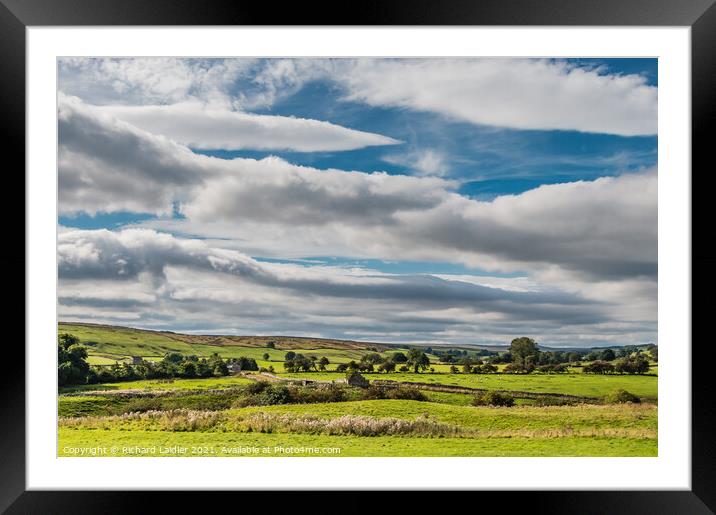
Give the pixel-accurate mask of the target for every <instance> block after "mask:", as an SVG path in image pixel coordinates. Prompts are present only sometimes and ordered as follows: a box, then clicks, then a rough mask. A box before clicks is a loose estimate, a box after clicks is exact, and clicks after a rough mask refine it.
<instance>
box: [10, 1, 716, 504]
mask: <svg viewBox="0 0 716 515" xmlns="http://www.w3.org/2000/svg"><path fill="white" fill-rule="evenodd" d="M714 1H715V0H680V1H677V0H541V1H540V2H537V1H534V0H482V1H480V2H476V1H470V0H450V1H441V2H436V1H431V0H354V1H353V2H351V3H350V4H343V3H339V2H330V3H329V2H312V3H311V4H306V3H284V4H282V5H281V7H280V8H276V6H274V5H273V4H269V3H265V2H263V3H262V2H245V1H241V0H238V1H237V0H234V1H232V0H218V1H211V2H207V1H204V2H196V1H191V0H151V1H150V0H0V113H2V121H3V123H2V124H1V127H2V128H1V131H2V136H3V139H2V141H3V143H4V147H5V148H4V154H5V157H6V161H5V162H6V164H7V163H8V162H12V163H15V164H14V165H13V166H9V167H7V168H6V169H5V177H4V179H5V183H4V184H5V186H6V190H5V191H8V192H10V191H12V192H13V193H12V194H11V195H10V196H11V197H13V199H14V201H16V202H23V203H24V195H20V194H19V191H23V192H24V191H25V186H24V180H23V178H22V175H21V174H20V173H19V170H21V169H22V170H24V165H25V59H26V57H25V55H26V54H25V29H26V27H28V26H64V25H67V26H85V25H102V26H109V25H191V26H196V25H289V24H290V25H340V26H343V25H509V26H516V25H517V26H522V25H552V26H555V25H572V26H590V25H603V26H632V25H634V26H688V27H691V51H692V55H691V64H692V69H691V73H692V172H691V173H692V175H691V179H692V221H693V222H692V235H693V234H696V233H697V232H698V229H700V228H701V229H705V228H707V227H708V225H707V224H709V217H708V214H707V211H706V207H705V205H706V204H705V202H699V200H704V198H703V197H705V196H706V195H708V194H709V193H710V191H709V188H707V187H705V177H704V176H707V175H706V174H707V173H708V172H709V171H710V169H712V168H713V165H712V163H708V161H707V159H708V150H709V147H712V146H713V144H712V143H711V142H710V141H709V135H710V134H711V133H712V132H713V130H709V129H714V125H715V124H716V107H715V106H716V102H715V100H716V5H714ZM8 157H9V158H11V160H9V159H7V158H8ZM707 163H708V164H709V165H711V166H709V167H708V168H707ZM694 170H699V172H698V173H699V175H700V176H699V179H698V183H699V187H698V188H694V187H693V182H694V179H695V178H696V177H697V175H696V173H694ZM17 208H18V209H19V206H17ZM23 208H24V204H23ZM23 211H24V209H23ZM13 212H15V213H16V212H17V211H13ZM7 225H10V226H11V227H8V228H7V229H6V231H7V232H9V233H10V234H9V235H8V238H9V240H8V241H13V242H19V241H21V240H22V241H25V225H24V223H23V224H20V223H19V222H18V221H17V220H13V223H11V224H7ZM706 230H707V229H706ZM702 233H703V234H706V235H708V234H710V233H709V232H705V231H703V230H702ZM708 239H709V238H708V237H707V238H705V240H706V241H705V242H704V243H703V244H701V245H700V246H696V245H695V243H696V241H695V240H694V245H692V249H691V251H692V277H694V274H695V273H698V272H697V271H701V272H704V273H703V274H699V275H698V276H697V277H698V278H699V280H698V281H696V282H695V283H692V284H693V287H692V335H693V336H692V342H693V343H692V345H691V353H692V399H691V401H692V455H691V463H692V476H691V481H692V489H691V490H690V491H608V492H605V491H584V492H575V491H531V492H513V493H510V494H509V495H505V493H504V492H503V493H499V492H480V493H479V496H480V498H481V500H480V502H479V504H476V505H475V506H478V505H479V506H484V507H487V506H489V505H490V504H491V503H490V502H489V501H488V499H489V498H490V497H492V498H494V500H495V501H497V502H498V503H500V504H501V505H502V506H503V507H504V506H508V505H509V507H516V506H519V505H520V504H523V503H524V504H529V510H530V511H531V512H537V513H679V514H682V513H683V514H686V513H688V514H698V513H713V512H714V511H716V486H715V485H716V445H714V443H713V435H715V434H716V423H715V422H716V417H715V416H714V415H715V413H716V408H715V407H714V406H715V404H714V403H713V402H712V400H711V399H710V396H711V394H710V393H709V392H710V390H711V388H710V384H709V381H708V378H709V372H710V369H711V368H713V366H712V364H711V363H712V362H710V361H709V359H713V358H710V357H711V355H712V354H713V351H712V350H711V349H710V342H709V341H708V340H703V339H700V338H698V336H697V335H698V331H697V330H698V329H701V328H703V327H704V326H705V324H704V322H703V320H704V316H703V315H705V314H706V310H708V309H710V305H709V303H708V302H706V303H704V302H697V300H698V296H699V293H703V294H704V295H703V298H707V297H706V295H705V293H706V292H707V291H708V290H710V289H712V288H711V287H712V284H713V278H712V276H713V273H711V274H709V273H707V271H706V267H707V266H709V265H713V264H714V262H716V257H713V255H712V254H711V253H709V252H708V251H707V250H706V246H707V245H708V243H709V242H708ZM10 248H11V247H10V246H8V247H7V248H6V249H5V251H4V252H0V263H1V264H2V266H3V267H4V269H5V270H12V271H17V270H19V269H20V267H22V269H23V270H25V262H26V261H25V259H26V257H27V256H26V255H25V251H24V245H23V246H22V247H21V246H20V245H19V244H16V245H13V246H12V251H10ZM7 275H11V276H12V277H9V278H8V280H9V281H10V285H11V286H12V287H13V288H12V291H13V293H14V294H15V295H13V296H12V298H13V299H14V300H13V302H10V303H8V308H7V309H9V310H10V312H9V316H8V319H7V320H8V322H9V321H13V323H14V324H15V325H16V326H17V325H18V324H19V320H21V319H23V320H24V319H25V318H24V315H25V303H24V302H22V303H21V302H19V301H18V300H17V299H18V298H19V295H22V298H23V299H24V298H25V290H24V286H25V285H24V278H23V277H21V276H20V274H17V273H14V274H13V273H11V274H7ZM21 291H22V293H21V294H20V292H21ZM8 297H9V296H8ZM698 315H702V316H701V317H698ZM698 320H700V322H697V321H698ZM10 335H12V336H14V332H13V331H8V332H7V333H6V336H10ZM684 343H689V342H684ZM3 355H4V357H5V360H7V361H6V362H8V361H11V362H13V363H23V364H24V363H25V353H24V349H23V347H22V346H21V345H19V338H6V341H5V342H4V347H3ZM5 360H4V361H5ZM3 368H4V369H3V371H2V373H1V374H0V383H1V384H2V388H0V396H2V413H3V414H4V415H5V416H3V423H2V424H1V425H0V427H1V428H2V429H1V430H0V433H1V437H0V510H7V513H127V512H144V511H145V510H148V508H149V506H150V503H151V501H155V500H159V501H160V502H161V506H162V511H163V512H169V511H170V510H171V511H177V512H186V511H188V510H190V509H192V507H193V504H194V503H195V502H196V500H195V495H192V494H189V493H180V492H173V493H171V494H167V493H165V492H119V491H111V492H75V491H73V492H61V491H26V486H25V471H26V466H25V452H26V448H25V444H26V441H25V429H26V428H25V417H24V413H25V379H26V378H25V373H24V370H25V367H24V366H23V367H17V366H13V367H3ZM211 495H212V496H213V499H212V505H214V504H219V505H221V504H223V503H224V502H227V501H228V502H231V496H235V495H240V496H241V497H242V502H241V504H242V506H247V505H248V504H247V503H251V502H260V501H261V499H262V498H263V499H264V500H265V499H266V494H265V493H264V494H261V493H247V492H241V493H233V492H214V493H212V494H211ZM282 495H285V494H279V493H272V494H270V498H271V499H272V500H271V502H272V503H275V502H276V500H279V501H282V500H283V499H282ZM292 495H295V494H292ZM366 495H368V494H367V493H365V492H346V493H343V494H342V495H341V496H340V497H339V498H337V499H336V500H335V501H329V502H326V503H325V504H324V505H323V507H322V506H316V505H315V504H314V503H310V504H311V506H310V509H311V511H312V512H314V513H316V512H322V511H323V510H329V511H335V510H336V509H337V508H336V505H335V504H334V503H335V502H340V506H342V508H339V509H340V511H349V512H352V511H358V510H359V509H360V506H361V505H364V504H365V502H366V501H365V499H364V497H365V496H366ZM371 495H373V494H371ZM450 495H451V499H453V500H451V504H452V503H453V502H455V503H460V502H461V500H457V499H454V497H452V496H453V494H450ZM422 496H424V497H425V500H427V499H428V498H429V497H430V493H425V492H423V493H420V494H417V493H416V494H414V495H411V498H410V503H409V504H410V505H413V506H416V507H418V506H420V505H421V504H422V502H423V500H422V499H421V497H422ZM158 497H161V498H160V499H157V498H158ZM443 499H444V497H443ZM506 499H509V501H508V502H507V504H505V501H506ZM489 500H493V499H489ZM400 502H401V505H402V506H403V507H405V502H406V500H405V499H403V500H402V501H400ZM472 502H476V501H472ZM370 503H371V504H374V503H375V499H372V500H371V501H370ZM389 505H390V502H388V503H387V504H383V505H382V506H383V507H384V508H387V507H389ZM275 506H278V505H275ZM141 507H143V508H144V509H142V508H141Z"/></svg>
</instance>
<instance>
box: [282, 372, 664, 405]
mask: <svg viewBox="0 0 716 515" xmlns="http://www.w3.org/2000/svg"><path fill="white" fill-rule="evenodd" d="M282 375H283V376H285V377H289V378H303V379H314V380H322V381H332V380H337V379H340V378H342V377H344V374H339V373H335V372H305V373H293V374H282ZM364 375H365V377H366V378H368V379H369V380H374V379H382V380H393V381H411V382H418V383H428V384H438V385H450V386H465V387H468V388H482V389H487V390H517V391H522V392H534V393H562V394H566V395H577V396H583V397H601V396H603V395H605V394H606V393H607V392H609V391H612V390H614V389H616V388H623V389H625V390H628V391H630V392H632V393H634V394H635V395H638V396H640V397H643V398H646V399H651V400H656V398H657V395H658V389H657V384H658V378H657V377H656V376H638V375H635V376H629V375H591V374H529V375H527V374H526V375H521V374H438V373H435V374H429V373H420V374H414V373H393V374H364Z"/></svg>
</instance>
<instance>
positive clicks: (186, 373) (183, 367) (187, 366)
mask: <svg viewBox="0 0 716 515" xmlns="http://www.w3.org/2000/svg"><path fill="white" fill-rule="evenodd" d="M179 373H180V374H181V376H182V377H189V378H191V377H196V375H197V373H196V363H194V362H193V361H189V360H185V361H182V362H181V363H180V364H179Z"/></svg>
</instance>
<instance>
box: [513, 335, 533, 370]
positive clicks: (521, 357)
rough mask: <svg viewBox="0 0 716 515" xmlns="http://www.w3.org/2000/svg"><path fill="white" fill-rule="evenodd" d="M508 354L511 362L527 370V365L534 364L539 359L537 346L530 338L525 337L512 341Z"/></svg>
mask: <svg viewBox="0 0 716 515" xmlns="http://www.w3.org/2000/svg"><path fill="white" fill-rule="evenodd" d="M510 354H511V355H512V362H513V363H514V364H515V365H517V366H519V367H522V368H527V366H528V365H529V364H534V363H535V362H537V361H538V359H539V349H538V348H537V344H536V343H535V341H534V340H533V339H532V338H527V337H526V336H523V337H521V338H515V339H514V340H512V342H511V343H510Z"/></svg>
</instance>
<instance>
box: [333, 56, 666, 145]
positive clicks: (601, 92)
mask: <svg viewBox="0 0 716 515" xmlns="http://www.w3.org/2000/svg"><path fill="white" fill-rule="evenodd" d="M338 70H339V72H338V73H336V75H335V76H334V79H335V80H336V81H338V82H340V83H341V84H342V85H344V86H345V87H346V89H347V91H348V94H347V99H349V100H354V101H360V102H365V103H367V104H370V105H374V106H396V107H402V108H410V109H415V110H419V111H430V112H435V113H440V114H443V115H446V116H449V117H450V118H453V119H456V120H461V121H467V122H471V123H475V124H480V125H492V126H496V127H508V128H513V129H537V130H540V129H548V130H575V131H582V132H597V133H606V134H617V135H620V136H641V135H652V134H656V131H657V89H656V88H655V87H653V86H649V85H648V84H647V83H646V81H645V79H644V78H643V77H641V76H639V75H611V74H604V73H600V71H599V70H590V69H585V68H580V67H577V66H574V65H570V64H568V63H566V62H564V61H554V60H546V59H512V58H511V59H498V58H492V59H360V60H355V61H349V62H345V63H340V65H339V66H338Z"/></svg>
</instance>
